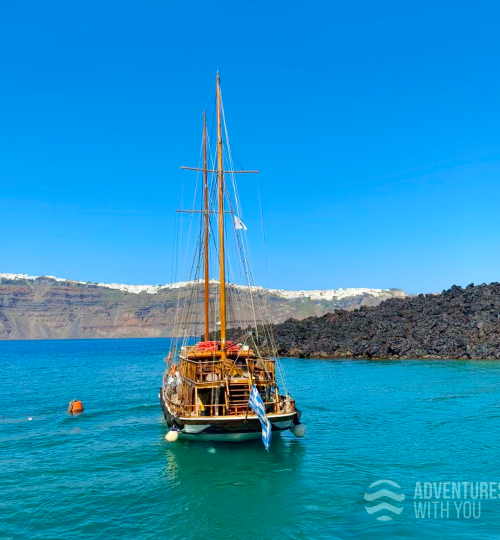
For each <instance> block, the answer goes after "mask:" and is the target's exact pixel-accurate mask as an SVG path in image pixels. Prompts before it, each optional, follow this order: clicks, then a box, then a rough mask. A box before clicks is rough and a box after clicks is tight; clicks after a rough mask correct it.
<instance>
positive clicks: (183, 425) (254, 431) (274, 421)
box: [159, 391, 299, 442]
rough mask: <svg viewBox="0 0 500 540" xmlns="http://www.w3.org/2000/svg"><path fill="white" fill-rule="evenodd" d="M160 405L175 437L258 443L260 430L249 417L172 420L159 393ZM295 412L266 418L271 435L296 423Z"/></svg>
mask: <svg viewBox="0 0 500 540" xmlns="http://www.w3.org/2000/svg"><path fill="white" fill-rule="evenodd" d="M159 397H160V403H161V407H162V409H163V413H164V416H165V420H166V421H167V424H168V425H169V426H170V427H174V428H176V429H178V430H179V436H180V437H181V438H183V439H187V440H192V441H221V442H242V441H248V440H252V439H259V438H260V437H261V436H262V426H261V424H260V421H259V419H258V418H257V416H255V415H254V414H253V413H252V414H249V415H248V416H247V417H246V418H245V415H234V416H206V417H203V416H201V417H176V416H174V415H173V414H172V412H171V411H170V409H169V407H168V405H167V404H166V403H165V401H164V399H163V396H162V393H161V391H160V396H159ZM297 416H298V415H297V411H293V412H292V413H283V414H269V415H268V419H269V420H270V422H271V425H272V431H273V432H280V431H286V430H287V429H291V428H292V427H293V426H294V425H295V424H297V423H299V422H298V418H297Z"/></svg>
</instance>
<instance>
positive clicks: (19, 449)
mask: <svg viewBox="0 0 500 540" xmlns="http://www.w3.org/2000/svg"><path fill="white" fill-rule="evenodd" d="M167 348H168V340H160V339H153V340H93V341H92V340H88V341H87V340H83V341H50V342H49V341H40V342H1V343H0V539H2V540H11V539H16V540H18V539H19V540H26V539H30V540H35V539H46V540H97V539H103V540H115V539H116V540H118V539H120V540H123V539H134V540H146V539H148V540H161V539H212V538H216V539H218V540H223V539H237V540H247V539H253V538H255V539H261V540H267V539H282V538H284V539H286V538H290V539H304V540H311V539H330V538H340V539H347V538H367V539H387V538H426V539H428V538H471V539H476V538H498V537H499V536H500V533H499V530H500V499H499V498H498V496H497V493H498V489H497V487H499V488H500V486H498V483H499V482H500V466H499V463H500V443H499V440H500V363H499V362H496V361H481V362H475V361H428V360H425V361H424V360H420V361H352V360H300V359H285V360H283V368H284V371H285V374H286V378H287V383H288V388H289V390H290V391H291V393H292V394H293V395H294V396H295V397H296V398H297V402H298V404H299V408H301V409H302V410H303V421H304V423H305V424H307V427H308V434H307V436H306V438H304V439H295V438H294V437H293V435H291V434H289V433H288V434H285V435H283V436H281V437H279V436H276V437H274V441H273V444H272V448H271V451H270V453H269V454H267V453H266V451H265V450H264V447H263V445H262V443H261V442H260V441H254V442H251V443H241V444H239V445H231V444H223V443H218V444H217V443H215V444H203V443H192V442H184V441H178V442H176V443H167V442H166V441H165V440H164V436H165V434H166V432H167V426H166V424H165V422H164V420H163V417H162V412H161V409H160V406H159V403H158V388H159V386H160V381H161V377H162V372H163V367H164V364H163V357H164V356H165V353H166V351H167ZM73 398H79V399H81V400H82V401H83V403H84V406H85V412H84V414H82V415H80V416H74V417H73V416H70V415H68V414H67V413H66V408H67V405H68V402H69V401H70V400H71V399H73ZM29 418H32V420H29ZM381 479H388V480H390V481H392V482H394V483H396V484H398V486H399V489H396V488H391V489H392V491H396V492H398V493H399V494H404V495H405V499H404V501H402V502H400V503H398V502H395V501H394V500H391V499H387V498H385V500H387V501H388V502H391V503H392V504H394V505H397V507H398V508H402V511H401V513H400V514H395V513H392V512H388V511H386V512H385V513H386V514H387V515H390V517H392V519H391V520H390V521H385V522H383V521H379V520H377V519H376V516H377V515H381V514H382V513H384V512H383V511H381V512H377V513H374V514H372V515H369V514H368V512H367V511H366V510H365V506H370V505H371V506H373V505H375V504H376V502H377V501H375V502H372V503H367V501H365V499H364V494H365V493H374V492H375V491H376V490H378V489H380V487H377V488H370V487H369V486H370V485H371V484H372V483H374V482H376V481H378V480H381ZM417 482H420V485H421V487H422V489H424V487H425V484H426V485H427V487H426V489H427V495H429V494H430V495H432V498H431V499H426V500H424V499H420V498H417V499H415V497H414V496H415V489H416V485H417ZM447 482H450V486H451V483H453V482H455V483H457V482H472V486H474V485H476V486H477V485H478V484H477V483H478V482H483V483H485V484H483V486H484V485H487V486H488V490H490V488H491V493H490V492H489V491H488V492H485V491H484V490H483V491H482V495H483V498H482V499H481V498H480V497H478V498H472V497H470V496H469V497H468V498H467V499H465V500H464V499H462V500H461V501H460V500H456V499H451V498H450V499H443V493H444V491H443V489H444V488H445V487H446V486H445V484H443V483H447ZM490 483H491V484H490ZM429 486H430V487H429ZM439 486H441V488H443V489H439ZM381 487H384V486H381ZM386 487H387V486H386ZM389 487H390V486H389ZM493 487H494V488H495V490H493ZM434 488H435V489H434ZM430 489H434V492H433V493H430V492H429V490H430ZM438 489H439V494H440V496H439V497H438V496H437V492H438ZM477 493H478V492H476V493H475V494H476V495H477ZM485 493H486V495H487V497H484V494H485ZM472 494H473V495H474V489H473V490H472ZM490 494H491V495H492V496H491V497H490ZM417 495H418V493H417ZM462 497H463V494H462ZM382 500H384V499H383V498H381V499H380V500H379V501H378V502H381V501H382ZM426 501H427V502H429V504H430V503H436V504H433V506H432V510H431V512H430V516H427V514H426V517H425V518H422V517H416V516H415V506H414V503H415V502H426ZM460 502H461V503H463V505H462V506H461V509H462V510H464V509H465V510H466V513H467V508H468V506H467V504H468V505H470V506H471V507H472V503H474V504H475V514H476V517H474V515H471V516H470V517H468V518H467V517H466V516H464V515H463V512H462V514H460V515H459V516H458V517H457V515H456V510H455V506H454V504H456V503H458V504H460ZM442 503H449V516H447V515H446V507H445V513H444V515H442V510H441V506H440V505H441V504H442ZM458 504H457V506H458ZM479 504H480V509H479V510H480V515H477V514H478V505H479ZM435 508H436V509H437V511H436V515H435Z"/></svg>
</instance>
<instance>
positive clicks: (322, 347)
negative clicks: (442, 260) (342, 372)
mask: <svg viewBox="0 0 500 540" xmlns="http://www.w3.org/2000/svg"><path fill="white" fill-rule="evenodd" d="M274 337H275V342H276V348H277V351H278V354H279V355H280V356H285V357H286V356H290V357H292V356H293V357H300V358H359V359H431V358H432V359H500V283H491V284H490V285H479V286H474V285H473V284H471V285H469V286H468V287H466V288H464V289H463V288H462V287H459V286H453V287H451V289H449V290H446V291H443V293H441V294H426V295H423V294H420V295H418V296H414V297H408V298H404V299H391V300H387V301H385V302H383V303H382V304H380V305H379V306H376V307H365V306H362V307H361V308H360V309H358V310H356V311H351V312H347V311H341V310H335V311H334V312H332V313H328V314H326V315H323V316H322V317H309V318H306V319H304V320H301V321H298V320H294V319H288V320H287V321H285V322H284V323H281V324H277V325H274ZM261 346H263V347H265V348H267V349H268V350H269V343H267V342H266V341H263V342H262V343H261Z"/></svg>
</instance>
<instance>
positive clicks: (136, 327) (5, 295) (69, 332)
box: [0, 274, 405, 339]
mask: <svg viewBox="0 0 500 540" xmlns="http://www.w3.org/2000/svg"><path fill="white" fill-rule="evenodd" d="M230 287H231V290H232V293H233V294H239V293H241V292H243V291H245V290H248V288H245V287H242V286H239V285H231V286H230ZM193 288H195V289H196V294H198V295H199V302H201V301H202V291H203V289H202V287H201V284H199V283H193V282H181V283H174V284H170V285H163V286H160V285H120V284H103V283H100V284H96V283H85V282H79V281H71V280H65V279H61V278H55V277H36V276H28V275H24V274H0V339H73V338H121V337H168V336H171V335H172V332H173V322H174V318H175V315H174V314H175V311H176V306H177V305H178V302H180V303H182V302H183V300H184V299H185V298H186V297H187V296H188V295H190V297H191V298H192V296H193ZM217 291H218V283H217V282H212V283H211V296H212V301H213V302H216V301H217V295H218V293H217ZM252 294H253V295H254V298H255V299H256V300H258V301H260V302H261V303H264V304H265V305H266V309H267V311H268V313H269V315H270V317H271V320H272V321H273V322H282V321H284V320H286V319H287V318H289V317H294V318H295V319H302V318H304V317H309V316H311V315H323V314H324V313H326V312H330V311H332V310H334V309H336V308H342V309H354V308H357V307H359V306H360V305H377V304H379V303H380V302H383V301H384V300H387V299H388V298H394V297H404V296H405V293H404V292H403V291H401V290H398V289H387V290H380V289H338V290H333V289H332V290H327V291H282V290H276V289H274V290H273V289H264V288H262V287H253V288H252ZM247 309H248V310H250V306H248V308H247ZM242 315H243V317H244V319H245V320H249V318H248V317H247V315H249V313H248V314H245V313H243V314H242ZM190 323H191V324H193V323H194V326H193V330H194V332H193V333H195V332H196V333H197V332H201V331H202V325H201V322H200V324H199V325H198V326H197V324H198V323H197V322H196V321H195V320H194V319H193V321H190ZM238 324H240V322H239V321H238V320H232V321H230V325H233V326H235V325H236V326H237V325H238Z"/></svg>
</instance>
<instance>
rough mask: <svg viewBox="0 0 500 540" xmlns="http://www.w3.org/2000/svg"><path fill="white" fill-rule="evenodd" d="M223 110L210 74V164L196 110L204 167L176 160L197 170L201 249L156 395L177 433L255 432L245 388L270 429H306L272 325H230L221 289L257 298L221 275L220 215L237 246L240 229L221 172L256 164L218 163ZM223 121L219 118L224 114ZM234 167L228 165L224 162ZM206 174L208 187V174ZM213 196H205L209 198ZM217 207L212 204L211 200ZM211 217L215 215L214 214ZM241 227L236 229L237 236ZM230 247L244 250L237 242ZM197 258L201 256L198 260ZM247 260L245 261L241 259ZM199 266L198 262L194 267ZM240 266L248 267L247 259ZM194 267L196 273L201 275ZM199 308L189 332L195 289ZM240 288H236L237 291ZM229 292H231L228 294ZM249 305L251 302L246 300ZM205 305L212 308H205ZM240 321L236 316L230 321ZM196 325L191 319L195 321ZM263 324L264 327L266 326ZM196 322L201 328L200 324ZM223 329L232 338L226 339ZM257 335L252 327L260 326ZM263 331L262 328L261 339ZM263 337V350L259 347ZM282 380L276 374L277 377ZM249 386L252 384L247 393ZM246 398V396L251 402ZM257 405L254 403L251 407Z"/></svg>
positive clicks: (224, 435) (240, 436) (213, 437)
mask: <svg viewBox="0 0 500 540" xmlns="http://www.w3.org/2000/svg"><path fill="white" fill-rule="evenodd" d="M222 116H223V110H222V99H221V87H220V78H219V74H217V79H216V117H217V146H216V164H217V165H216V167H217V168H216V169H215V168H214V167H212V168H209V164H208V150H207V141H208V135H207V121H206V114H205V113H203V139H202V145H203V167H198V168H196V167H181V168H183V169H190V170H195V171H198V173H202V174H203V190H202V191H203V197H202V201H203V207H202V209H200V210H191V211H188V212H193V213H196V214H197V215H198V216H199V217H201V218H202V226H201V227H200V236H201V238H200V241H199V244H198V248H199V251H200V253H199V254H195V260H198V265H197V268H198V269H199V272H200V275H199V276H198V275H197V276H195V277H196V278H197V279H195V280H194V281H193V282H191V288H190V292H189V293H188V294H185V295H184V296H183V297H181V295H180V296H179V306H178V309H179V312H180V314H179V316H178V319H177V334H178V335H179V338H178V339H174V340H172V346H171V350H170V352H169V354H168V357H167V358H166V361H167V368H166V371H165V374H164V377H163V384H162V387H161V389H160V395H159V397H160V403H161V406H162V409H163V412H164V415H165V419H166V422H167V424H168V425H169V426H170V427H171V429H172V430H174V431H177V432H178V435H179V436H180V437H181V438H185V439H191V440H202V441H244V440H249V439H255V438H259V437H261V436H262V433H263V423H262V412H261V415H260V416H261V418H260V419H259V416H258V415H257V414H255V412H254V410H253V408H254V409H255V407H253V408H252V404H251V403H249V399H250V396H251V395H252V397H253V398H254V397H255V396H257V399H258V400H259V403H262V411H264V414H265V418H264V423H266V424H267V425H268V426H269V427H270V429H272V432H273V433H274V432H279V431H283V430H291V431H292V432H293V433H294V434H295V435H297V436H303V435H304V434H305V427H304V426H303V425H302V424H301V423H300V416H301V413H300V411H299V410H298V409H296V407H295V400H294V399H293V398H292V397H291V396H290V395H289V394H288V393H287V392H286V391H282V390H280V387H279V385H278V374H277V372H279V371H281V370H280V369H279V360H278V358H277V357H276V355H275V354H274V352H275V350H274V349H273V342H274V340H273V338H272V328H271V326H270V325H267V326H265V324H264V323H263V321H262V320H257V317H254V318H253V320H251V321H248V322H249V324H248V325H247V327H246V329H245V330H241V329H239V330H235V329H234V324H232V323H231V321H228V307H230V301H228V296H234V295H235V294H237V300H238V301H241V296H242V294H243V293H248V295H249V296H250V300H248V302H247V303H246V305H247V306H250V307H251V312H252V314H253V315H255V313H256V307H255V306H256V304H257V303H258V300H259V299H258V298H254V296H255V294H254V289H253V288H252V285H251V284H250V283H248V284H247V285H246V288H245V287H241V286H240V287H239V288H238V290H237V292H236V293H235V290H236V289H235V287H234V286H233V285H231V284H230V283H228V282H227V281H226V275H227V272H226V258H227V257H226V243H227V230H226V224H225V222H226V220H227V218H233V221H232V223H233V225H234V227H235V233H236V239H237V240H236V241H237V242H238V246H243V243H242V240H241V238H240V236H241V235H242V234H243V233H244V232H245V230H246V227H244V225H243V223H242V221H241V220H240V219H239V218H238V216H236V213H237V211H236V210H237V208H238V205H237V206H236V207H234V206H231V205H229V207H228V208H227V209H226V207H225V202H226V200H228V201H229V192H228V188H227V185H226V182H225V178H226V177H227V176H229V175H230V176H231V177H232V178H234V177H233V176H232V175H234V174H236V173H250V172H258V171H242V170H224V148H228V141H227V132H226V139H225V141H224V143H223V119H222ZM224 126H225V120H224ZM214 161H215V159H214ZM231 168H233V169H234V167H230V169H231ZM210 174H211V175H212V178H213V182H212V188H213V189H212V190H211V189H210V188H211V186H210V182H209V175H210ZM211 201H212V204H211ZM214 207H216V208H217V209H216V210H213V209H212V208H214ZM214 218H217V219H216V220H215V219H214ZM211 220H213V221H214V222H215V221H216V227H217V232H216V234H211V231H212V222H211ZM238 235H240V236H238ZM211 241H212V242H213V243H214V245H215V247H214V249H215V250H216V257H215V260H216V263H217V265H218V282H213V281H212V282H211V281H210V245H211V244H210V242H211ZM237 251H240V253H241V252H244V248H242V247H240V248H239V249H238V250H237ZM201 261H203V264H201ZM244 264H245V265H246V264H247V263H246V261H244ZM201 268H203V270H201ZM245 269H246V270H245V272H246V275H247V276H248V275H249V274H250V272H249V270H248V267H247V266H245ZM201 273H203V277H202V278H201ZM200 285H202V288H203V295H202V302H201V303H202V305H203V309H200V314H201V313H203V338H202V339H200V340H199V341H196V340H193V338H192V337H191V336H192V335H194V334H193V333H191V331H190V329H189V327H190V325H191V328H192V327H193V326H192V325H193V320H194V319H196V317H195V316H194V315H193V305H194V304H195V303H196V299H197V298H198V299H199V298H200V297H201V294H200V292H201V291H200V289H201V287H200ZM242 291H243V292H242ZM229 300H230V299H229ZM248 309H250V308H248ZM211 311H212V313H211ZM233 322H234V321H233ZM237 322H239V323H241V320H239V321H237ZM194 327H195V328H196V329H198V328H199V327H197V326H196V325H195V326H194ZM266 329H267V330H266ZM200 330H201V328H200ZM228 331H229V332H231V333H232V334H233V335H236V334H235V332H239V333H240V334H242V335H238V336H237V338H236V339H233V340H232V341H231V340H228V339H227V336H228ZM259 332H260V334H261V335H260V336H259V335H256V334H259ZM262 333H265V336H264V339H263V336H262ZM262 343H265V344H266V347H265V352H264V353H263V352H262V351H261V348H262V347H261V345H262ZM281 382H282V381H280V383H281ZM252 392H254V393H253V394H252ZM252 403H253V402H252ZM257 412H258V411H257Z"/></svg>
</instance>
